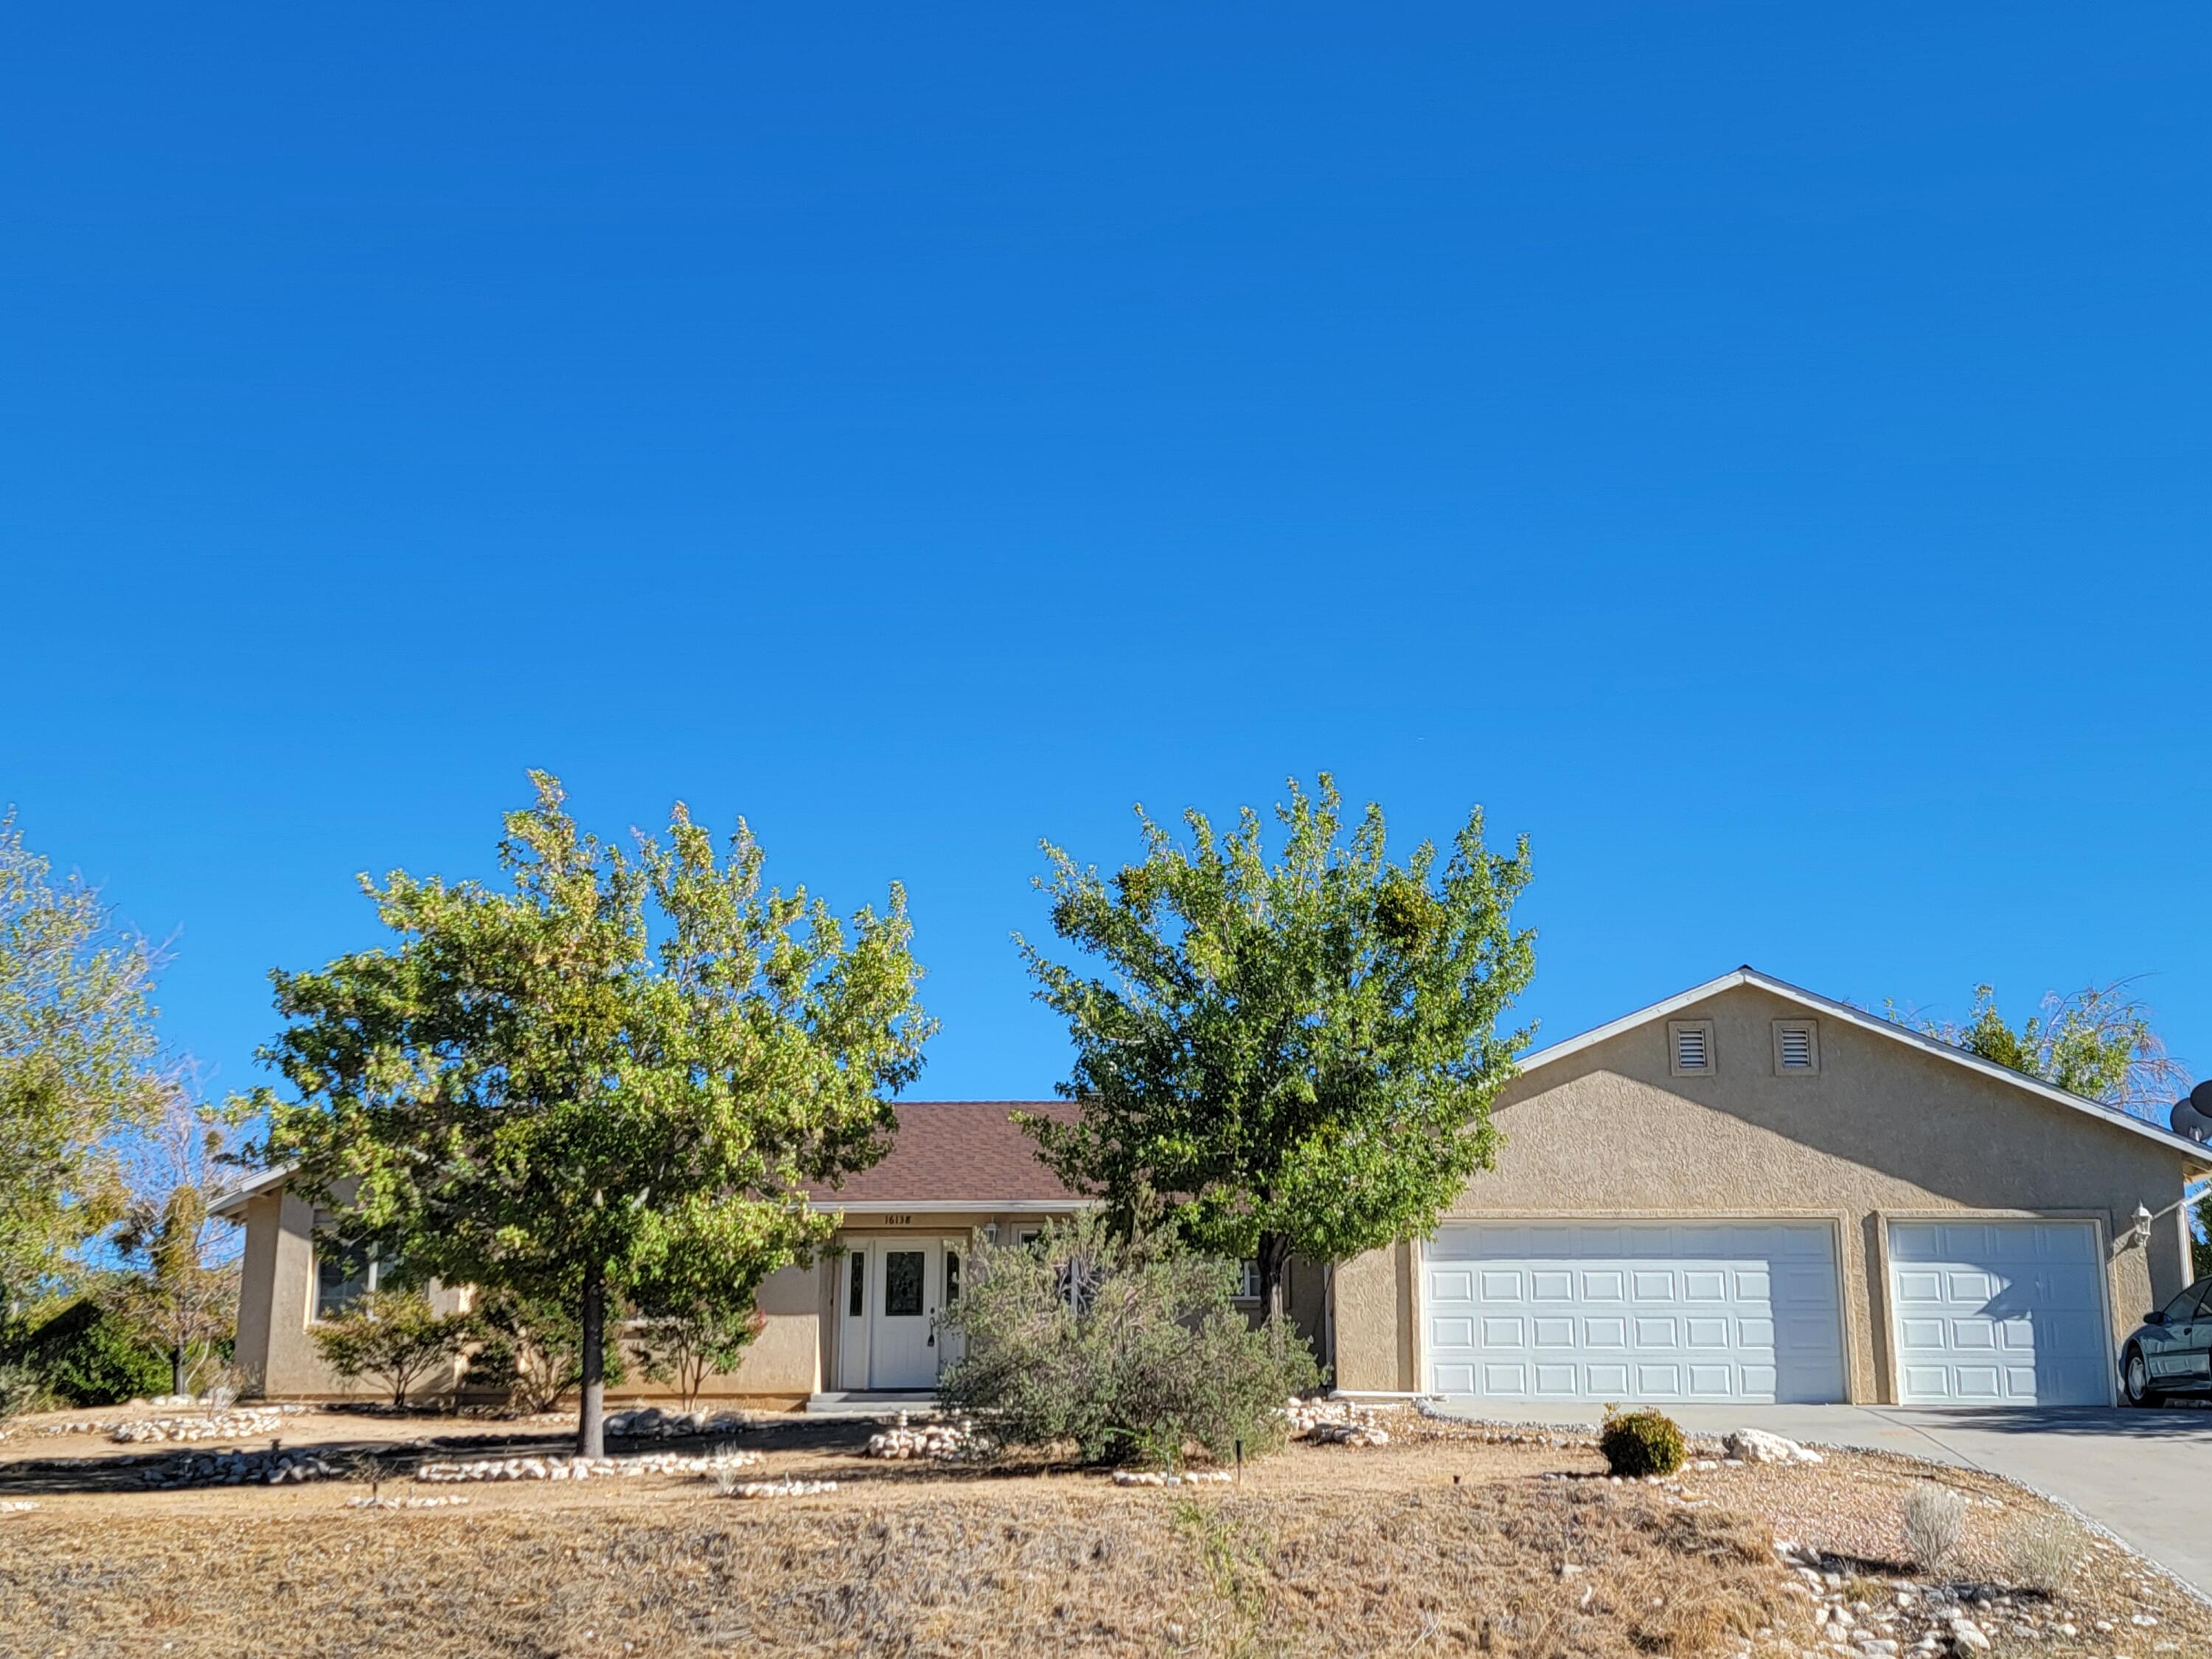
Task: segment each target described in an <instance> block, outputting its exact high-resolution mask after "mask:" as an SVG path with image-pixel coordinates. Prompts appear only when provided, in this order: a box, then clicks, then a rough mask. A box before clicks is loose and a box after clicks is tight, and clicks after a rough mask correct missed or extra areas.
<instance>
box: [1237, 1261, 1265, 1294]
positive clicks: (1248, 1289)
mask: <svg viewBox="0 0 2212 1659" xmlns="http://www.w3.org/2000/svg"><path fill="white" fill-rule="evenodd" d="M1259 1299H1260V1264H1259V1263H1258V1262H1257V1261H1253V1260H1251V1259H1249V1257H1248V1258H1247V1259H1246V1260H1244V1261H1240V1262H1238V1263H1237V1300H1238V1301H1239V1302H1257V1301H1258V1300H1259Z"/></svg>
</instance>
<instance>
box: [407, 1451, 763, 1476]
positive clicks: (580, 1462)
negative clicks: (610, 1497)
mask: <svg viewBox="0 0 2212 1659" xmlns="http://www.w3.org/2000/svg"><path fill="white" fill-rule="evenodd" d="M760 1461H761V1454H760V1453H758V1452H757V1451H732V1452H721V1453H719V1454H716V1455H713V1456H708V1457H684V1456H682V1455H678V1454H677V1453H675V1452H650V1453H647V1455H644V1456H642V1457H483V1458H475V1459H471V1460H468V1461H466V1462H447V1463H425V1464H423V1465H422V1467H421V1468H417V1469H416V1471H415V1478H416V1480H428V1481H454V1480H593V1479H597V1478H599V1477H602V1476H607V1475H618V1476H631V1475H641V1474H696V1475H698V1476H700V1477H702V1479H707V1480H711V1479H713V1478H714V1476H716V1475H718V1474H726V1473H727V1472H728V1471H730V1470H732V1469H739V1468H745V1467H747V1466H748V1465H750V1464H753V1463H757V1462H760Z"/></svg>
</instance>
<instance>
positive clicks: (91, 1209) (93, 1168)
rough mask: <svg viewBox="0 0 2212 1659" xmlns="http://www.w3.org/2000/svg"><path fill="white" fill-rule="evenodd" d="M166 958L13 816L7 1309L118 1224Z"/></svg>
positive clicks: (1, 916)
mask: <svg viewBox="0 0 2212 1659" xmlns="http://www.w3.org/2000/svg"><path fill="white" fill-rule="evenodd" d="M159 960H160V958H159V953H158V952H157V951H155V948H154V946H153V945H152V944H150V943H149V941H148V940H147V939H143V938H142V937H140V936H139V935H137V934H136V933H130V932H128V931H127V930H125V929H122V928H119V927H118V926H117V925H116V923H115V921H114V919H113V916H112V914H111V912H110V911H109V909H108V908H107V907H106V905H105V904H104V903H102V902H101V901H100V893H99V890H97V889H96V888H94V887H92V886H89V885H88V884H86V883H85V882H84V881H83V880H82V878H78V877H76V876H70V877H68V878H56V877H55V875H54V873H53V871H52V866H51V865H50V864H49V863H48V862H47V860H46V859H44V858H42V857H40V855H39V854H36V853H33V852H32V851H31V850H30V849H29V848H27V847H25V846H24V844H23V837H22V832H21V830H20V829H17V828H16V826H15V817H14V815H13V814H12V813H10V814H9V815H8V816H6V817H0V1305H4V1304H6V1303H7V1302H8V1301H9V1300H11V1299H16V1298H20V1297H21V1296H23V1295H24V1294H26V1292H27V1290H28V1288H29V1287H30V1286H31V1285H33V1283H34V1282H35V1281H36V1280H37V1279H39V1278H40V1276H41V1275H43V1274H46V1273H51V1272H52V1271H53V1270H54V1269H55V1267H57V1266H58V1264H59V1262H60V1261H61V1259H62V1256H63V1254H64V1252H65V1251H67V1250H68V1249H70V1248H71V1247H73V1246H75V1245H76V1244H77V1243H81V1242H82V1240H84V1239H86V1238H88V1237H91V1236H92V1235H93V1234H94V1233H96V1232H98V1231H100V1228H102V1227H104V1226H106V1225H107V1224H108V1223H109V1222H110V1221H112V1219H113V1218H114V1217H115V1213H116V1210H117V1208H118V1206H119V1204H120V1201H121V1190H120V1183H119V1181H118V1176H117V1175H116V1172H115V1170H114V1167H113V1162H112V1158H110V1157H109V1156H108V1151H109V1147H110V1144H111V1141H112V1137H113V1136H114V1135H115V1133H117V1131H118V1130H119V1129H122V1128H125V1127H128V1126H130V1125H131V1124H134V1123H137V1122H142V1121H145V1120H146V1119H147V1118H148V1117H149V1116H150V1115H151V1114H152V1113H153V1111H154V1109H155V1105H156V1104H157V1103H158V1101H159V1099H160V1095H161V1077H160V1068H159V1066H158V1063H157V1062H158V1060H159V1047H158V1044H157V1042H156V1041H155V1034H154V1012H155V1011H154V1006H153V1000H152V998H153V990H154V975H155V969H156V968H157V966H158V965H159Z"/></svg>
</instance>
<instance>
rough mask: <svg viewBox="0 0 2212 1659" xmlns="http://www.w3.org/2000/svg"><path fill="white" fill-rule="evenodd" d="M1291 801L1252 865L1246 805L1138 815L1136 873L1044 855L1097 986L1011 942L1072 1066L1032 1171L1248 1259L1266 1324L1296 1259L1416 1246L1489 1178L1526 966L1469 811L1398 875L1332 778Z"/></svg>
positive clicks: (1523, 938)
mask: <svg viewBox="0 0 2212 1659" xmlns="http://www.w3.org/2000/svg"><path fill="white" fill-rule="evenodd" d="M1290 787H1291V799H1290V804H1289V805H1287V806H1278V807H1277V808H1276V816H1277V817H1278V818H1279V820H1280V822H1281V823H1282V825H1283V828H1284V829H1285V843H1284V846H1283V848H1282V854H1281V856H1280V858H1279V860H1276V861H1274V862H1273V863H1271V862H1269V860H1268V858H1267V853H1266V849H1265V848H1264V847H1263V846H1262V842H1261V821H1260V817H1259V814H1258V813H1256V812H1255V811H1253V810H1252V809H1250V808H1249V807H1247V808H1245V809H1243V811H1242V812H1241V813H1240V815H1239V818H1238V823H1237V829H1235V830H1234V831H1233V832H1230V833H1227V834H1222V833H1217V831H1216V830H1215V829H1214V827H1213V825H1212V823H1209V822H1208V821H1207V820H1206V817H1204V815H1202V814H1200V813H1199V812H1197V811H1188V812H1186V813H1185V814H1184V815H1183V822H1184V823H1185V825H1186V827H1187V828H1188V840H1187V842H1184V843H1181V844H1179V843H1178V842H1176V840H1175V839H1174V838H1173V837H1172V836H1170V834H1169V833H1168V831H1167V830H1166V829H1164V828H1162V827H1161V826H1159V825H1158V824H1156V823H1153V822H1152V819H1151V818H1150V817H1147V816H1146V813H1145V811H1144V809H1143V808H1142V807H1141V806H1139V808H1138V809H1137V821H1138V824H1139V829H1140V831H1141V833H1142V835H1143V837H1144V842H1145V856H1144V859H1143V860H1142V861H1141V862H1139V863H1137V864H1133V865H1129V866H1125V867H1123V868H1122V869H1121V870H1120V871H1119V872H1116V873H1115V875H1114V876H1113V877H1112V878H1110V879H1109V878H1103V877H1101V876H1100V875H1099V874H1098V872H1097V870H1095V869H1092V868H1088V867H1085V866H1079V865H1078V864H1077V863H1076V862H1075V861H1074V860H1073V859H1072V858H1070V857H1069V856H1068V855H1067V854H1066V853H1064V852H1062V851H1061V850H1060V848H1057V847H1054V846H1053V845H1052V844H1051V843H1050V842H1046V843H1045V844H1044V851H1045V854H1046V856H1047V857H1048V859H1049V860H1050V861H1051V864H1052V875H1051V878H1050V880H1049V882H1047V881H1044V880H1040V881H1039V882H1038V885H1039V887H1040V888H1042V889H1044V890H1047V891H1048V892H1049V893H1050V895H1051V897H1052V925H1053V927H1054V931H1055V932H1056V933H1058V934H1059V935H1060V938H1061V939H1064V940H1066V941H1067V942H1068V943H1069V944H1071V945H1075V946H1077V947H1078V948H1079V949H1080V950H1082V951H1085V952H1088V953H1089V954H1090V955H1091V956H1093V957H1097V959H1099V961H1100V963H1102V965H1103V968H1104V969H1105V972H1104V973H1103V975H1100V976H1097V977H1092V978H1085V977H1084V976H1083V975H1079V973H1077V972H1076V971H1075V969H1073V968H1070V967H1067V966H1066V965H1064V964H1061V963H1056V962H1054V961H1052V960H1050V959H1048V957H1046V956H1045V955H1044V954H1043V953H1042V951H1038V950H1036V948H1034V947H1033V946H1031V945H1030V944H1029V943H1028V942H1027V941H1026V940H1021V941H1019V943H1020V945H1021V949H1022V952H1023V955H1024V958H1025V959H1026V961H1027V963H1028V964H1029V969H1030V973H1031V974H1032V975H1034V976H1035V978H1036V981H1037V984H1038V987H1039V989H1038V992H1037V995H1038V998H1039V1000H1042V1001H1043V1002H1044V1003H1046V1004H1047V1005H1048V1006H1051V1007H1052V1008H1054V1010H1056V1011H1057V1012H1059V1013H1060V1014H1061V1015H1062V1016H1063V1017H1064V1018H1066V1021H1067V1024H1068V1031H1069V1034H1070V1036H1072V1037H1073V1041H1074V1044H1075V1050H1076V1057H1075V1065H1074V1070H1073V1076H1072V1077H1071V1078H1070V1079H1069V1080H1068V1081H1067V1082H1066V1083H1064V1084H1062V1085H1060V1092H1061V1093H1062V1094H1064V1095H1066V1096H1067V1097H1070V1098H1072V1099H1073V1100H1076V1101H1078V1102H1079V1103H1080V1104H1081V1108H1082V1110H1081V1115H1080V1117H1079V1120H1078V1121H1073V1122H1069V1123H1059V1122H1054V1121H1047V1120H1043V1119H1041V1118H1032V1119H1030V1120H1028V1121H1026V1124H1025V1127H1027V1128H1028V1130H1029V1131H1030V1133H1031V1134H1033V1135H1034V1136H1036V1139H1037V1141H1038V1144H1039V1147H1040V1150H1041V1154H1042V1158H1044V1161H1045V1162H1046V1163H1047V1164H1048V1165H1049V1166H1050V1167H1051V1168H1052V1169H1053V1170H1054V1171H1055V1172H1056V1173H1057V1174H1058V1175H1059V1176H1060V1178H1061V1179H1062V1180H1063V1181H1066V1182H1067V1183H1068V1184H1069V1185H1070V1186H1072V1187H1073V1188H1076V1189H1078V1190H1079V1191H1082V1192H1085V1193H1091V1194H1099V1195H1102V1196H1103V1197H1104V1198H1105V1199H1106V1200H1108V1203H1109V1206H1110V1207H1111V1209H1112V1211H1113V1212H1114V1213H1115V1214H1116V1215H1117V1216H1120V1217H1123V1218H1127V1217H1128V1216H1130V1215H1132V1214H1133V1212H1134V1211H1135V1209H1136V1208H1137V1207H1138V1206H1139V1204H1140V1203H1141V1202H1142V1201H1143V1200H1144V1197H1145V1195H1146V1194H1151V1193H1157V1194H1166V1195H1167V1198H1166V1204H1167V1214H1168V1216H1169V1218H1170V1219H1171V1220H1172V1221H1173V1222H1174V1223H1175V1224H1176V1226H1177V1227H1178V1229H1179V1230H1180V1231H1181V1232H1182V1236H1183V1237H1185V1238H1187V1239H1188V1240H1189V1241H1190V1243H1192V1244H1194V1246H1195V1247H1197V1248H1198V1249H1201V1250H1203V1251H1205V1252H1206V1253H1208V1254H1210V1255H1218V1256H1221V1257H1225V1258H1229V1259H1232V1260H1234V1259H1250V1258H1255V1257H1256V1258H1257V1260H1258V1261H1259V1267H1260V1283H1261V1297H1262V1301H1263V1304H1264V1305H1265V1307H1266V1309H1267V1311H1268V1312H1269V1313H1270V1314H1273V1315H1279V1314H1280V1313H1281V1311H1282V1305H1283V1304H1282V1283H1283V1268H1284V1265H1285V1263H1286V1262H1287V1261H1289V1259H1290V1257H1291V1255H1293V1254H1296V1255H1302V1256H1304V1257H1306V1258H1307V1259H1308V1260H1310V1261H1341V1260H1343V1259H1345V1258H1346V1257H1348V1256H1351V1255H1356V1254H1358V1253H1359V1252H1361V1251H1364V1250H1369V1249H1376V1248H1377V1247H1379V1246H1382V1245H1384V1244H1387V1243H1390V1242H1392V1241H1393V1240H1395V1239H1397V1238H1400V1237H1404V1236H1405V1235H1406V1234H1407V1233H1408V1232H1425V1231H1428V1230H1430V1229H1431V1228H1432V1227H1434V1225H1436V1220H1437V1215H1438V1213H1439V1212H1441V1211H1442V1210H1443V1207H1444V1206H1446V1205H1448V1204H1449V1203H1450V1202H1451V1201H1452V1200H1454V1199H1455V1198H1456V1197H1457V1196H1458V1195H1459V1194H1460V1192H1461V1190H1462V1188H1464V1187H1465V1186H1466V1184H1467V1182H1468V1179H1469V1178H1470V1177H1471V1176H1473V1175H1474V1173H1475V1171H1477V1170H1483V1169H1487V1168H1489V1167H1490V1165H1491V1162H1492V1156H1493V1152H1494V1149H1495V1146H1496V1144H1497V1137H1496V1133H1495V1131H1494V1130H1493V1129H1492V1127H1491V1122H1490V1103H1491V1102H1492V1099H1493V1098H1494V1097H1496V1095H1497V1093H1498V1090H1499V1089H1500V1088H1502V1087H1503V1086H1504V1085H1505V1083H1506V1082H1507V1080H1508V1079H1510V1078H1511V1077H1512V1076H1513V1075H1514V1066H1513V1060H1512V1056H1513V1054H1515V1053H1516V1050H1517V1049H1518V1048H1520V1047H1521V1045H1522V1043H1523V1042H1525V1041H1526V1040H1527V1037H1528V1031H1526V1030H1522V1031H1514V1032H1510V1033H1508V1034H1506V1035H1504V1036H1501V1035H1499V1034H1498V1030H1497V1024H1498V1019H1499V1018H1500V1017H1501V1016H1502V1015H1503V1014H1504V1012H1505V1011H1506V1010H1507V1009H1508V1008H1509V1007H1510V1006H1511V1004H1512V1002H1513V1000H1514V999H1515V998H1516V996H1518V995H1519V994H1520V993H1521V992H1522V989H1523V988H1524V987H1526V986H1527V985H1528V980H1529V976H1530V975H1531V974H1532V973H1533V972H1534V966H1535V946H1534V938H1535V936H1534V933H1532V932H1530V931H1528V930H1526V929H1523V930H1521V931H1518V932H1516V930H1515V929H1514V927H1513V926H1512V923H1511V910H1512V905H1513V901H1514V900H1515V898H1516V897H1517V896H1519V894H1520V892H1521V890H1522V888H1523V887H1525V886H1526V885H1527V884H1528V878H1529V866H1528V843H1527V842H1526V841H1525V840H1523V841H1522V842H1520V843H1518V844H1517V845H1516V848H1515V851H1514V853H1513V854H1512V855H1511V856H1510V857H1508V856H1504V855H1502V854H1492V853H1491V852H1489V851H1488V850H1487V849H1486V848H1485V847H1484V845H1483V839H1482V829H1483V824H1482V813H1481V811H1480V809H1479V808H1478V809H1477V810H1476V811H1474V812H1473V813H1471V814H1470V815H1469V816H1468V821H1467V823H1466V825H1465V826H1464V827H1463V828H1462V829H1461V830H1460V832H1459V834H1458V836H1456V837H1455V839H1454V842H1453V848H1452V854H1451V856H1450V857H1449V859H1448V860H1443V863H1442V865H1441V867H1440V866H1439V862H1438V859H1437V851H1436V848H1434V847H1433V846H1432V845H1431V844H1430V843H1429V842H1422V843H1421V844H1420V845H1419V847H1417V848H1414V849H1413V854H1412V855H1411V857H1409V858H1408V859H1407V860H1405V862H1403V863H1402V864H1401V863H1397V862H1394V861H1393V860H1391V859H1390V858H1389V856H1388V854H1387V852H1386V850H1385V847H1384V829H1383V811H1382V809H1381V808H1380V807H1378V806H1375V805H1370V806H1369V807H1368V808H1367V811H1366V814H1365V816H1364V818H1363V819H1362V820H1361V822H1360V823H1359V826H1358V829H1356V830H1355V831H1354V832H1353V833H1352V837H1351V840H1350V842H1349V844H1346V842H1345V841H1344V840H1343V839H1342V836H1341V832H1342V828H1343V825H1342V819H1341V815H1340V799H1339V796H1338V793H1337V790H1336V785H1335V783H1334V780H1332V779H1331V778H1330V776H1329V775H1328V774H1327V773H1323V774H1322V776H1321V780H1320V787H1319V788H1318V790H1317V792H1316V794H1315V795H1313V796H1311V797H1309V796H1308V795H1307V794H1306V793H1304V791H1303V790H1302V789H1301V788H1300V787H1298V785H1297V783H1296V782H1295V781H1293V782H1292V783H1291V786H1290Z"/></svg>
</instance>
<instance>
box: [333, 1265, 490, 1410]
mask: <svg viewBox="0 0 2212 1659" xmlns="http://www.w3.org/2000/svg"><path fill="white" fill-rule="evenodd" d="M476 1334H477V1322H476V1321H475V1320H473V1319H471V1317H470V1316H468V1315H466V1314H447V1315H440V1314H437V1313H435V1312H433V1311H432V1310H431V1308H430V1298H429V1297H427V1296H425V1295H423V1294H422V1291H371V1292H370V1293H369V1294H368V1295H367V1296H364V1297H362V1298H361V1299H360V1300H359V1301H358V1302H356V1303H355V1304H353V1306H351V1307H350V1308H348V1309H347V1310H345V1311H344V1312H343V1313H341V1314H339V1315H337V1316H335V1317H334V1318H330V1319H326V1320H325V1321H323V1322H322V1323H321V1324H320V1325H319V1326H317V1327H316V1329H315V1346H316V1348H317V1349H318V1350H319V1352H321V1354H322V1356H323V1358H324V1359H325V1362H327V1363H328V1364H329V1365H330V1368H331V1370H334V1371H336V1372H337V1374H338V1375H339V1376H343V1378H345V1379H346V1381H348V1382H349V1383H351V1382H354V1381H356V1380H357V1379H359V1378H361V1377H364V1376H367V1377H372V1378H374V1379H375V1380H376V1381H378V1382H380V1383H383V1384H384V1386H385V1388H386V1390H387V1391H388V1392H389V1393H390V1394H391V1395H392V1404H393V1405H395V1406H404V1405H405V1404H406V1403H407V1396H408V1395H409V1393H410V1392H411V1391H412V1390H413V1389H414V1387H415V1385H416V1383H420V1382H422V1381H423V1380H424V1379H426V1378H428V1377H430V1376H435V1375H436V1374H437V1373H438V1372H440V1371H441V1370H445V1369H447V1367H448V1366H450V1365H451V1364H453V1361H454V1360H456V1359H458V1358H459V1357H460V1354H461V1350H462V1349H464V1348H465V1347H466V1346H468V1344H469V1341H470V1340H471V1338H473V1337H474V1336H475V1335H476Z"/></svg>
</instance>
